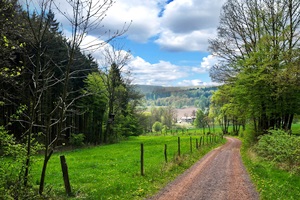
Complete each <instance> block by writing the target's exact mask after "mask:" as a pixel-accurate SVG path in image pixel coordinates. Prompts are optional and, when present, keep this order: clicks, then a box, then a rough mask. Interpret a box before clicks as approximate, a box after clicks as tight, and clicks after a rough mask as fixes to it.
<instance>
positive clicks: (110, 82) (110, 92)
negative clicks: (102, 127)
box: [101, 45, 131, 142]
mask: <svg viewBox="0 0 300 200" xmlns="http://www.w3.org/2000/svg"><path fill="white" fill-rule="evenodd" d="M103 56H104V63H103V67H102V68H101V69H102V72H103V74H102V78H103V82H104V85H105V89H106V92H105V94H106V95H107V99H108V112H107V113H108V117H107V118H108V121H107V123H106V131H105V134H104V142H108V141H110V142H112V141H113V140H115V139H116V137H117V135H116V134H115V132H114V131H113V128H112V125H113V121H114V117H115V115H116V112H117V111H120V110H122V108H121V105H122V104H124V103H126V101H123V100H124V99H122V98H123V97H124V95H126V94H128V91H127V88H126V86H127V84H129V82H130V80H129V79H126V78H125V77H124V73H125V74H126V73H128V72H127V71H125V70H123V69H124V66H126V64H127V63H128V61H129V60H130V58H131V55H130V52H129V51H124V50H122V47H118V46H117V47H116V45H112V46H107V47H106V48H105V49H104V52H103Z"/></svg>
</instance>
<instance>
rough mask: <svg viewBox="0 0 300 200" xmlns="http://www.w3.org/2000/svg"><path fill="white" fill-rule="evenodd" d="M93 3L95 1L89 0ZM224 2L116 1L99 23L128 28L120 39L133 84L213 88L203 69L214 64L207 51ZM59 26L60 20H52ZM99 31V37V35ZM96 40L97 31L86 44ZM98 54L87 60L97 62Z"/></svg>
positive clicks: (196, 0)
mask: <svg viewBox="0 0 300 200" xmlns="http://www.w3.org/2000/svg"><path fill="white" fill-rule="evenodd" d="M93 1H98V0H93ZM224 2H225V0H116V3H115V4H114V5H113V6H112V7H111V8H110V9H109V10H108V12H107V16H106V17H105V19H104V20H103V21H102V22H101V23H102V25H103V26H104V28H102V29H106V30H111V31H116V30H118V29H120V28H122V27H123V26H124V22H126V23H130V22H131V21H132V23H131V25H130V28H129V30H128V31H127V32H126V33H125V35H124V36H123V37H122V39H121V40H118V42H120V43H122V46H123V48H124V50H130V53H131V59H130V61H129V62H128V66H127V67H128V69H130V71H131V74H132V79H133V83H134V84H146V85H160V86H195V85H197V86H198V85H200V86H201V85H214V84H216V83H213V82H212V81H211V79H210V78H209V75H208V71H209V68H210V67H211V66H212V65H213V64H214V63H216V58H214V57H213V56H212V55H210V53H209V52H208V51H207V48H208V39H212V38H215V37H216V32H217V26H218V24H219V15H220V10H221V7H222V5H223V3H224ZM58 20H59V21H61V20H60V19H58ZM99 32H101V31H100V30H99ZM95 38H97V39H98V40H101V38H100V37H99V36H98V35H97V30H96V31H93V33H92V34H90V35H89V36H88V37H87V38H86V39H87V41H91V40H92V39H95ZM101 51H102V50H101V49H98V50H97V51H94V52H93V56H94V57H95V58H96V59H97V60H98V61H99V63H101V59H102V58H103V55H102V53H101Z"/></svg>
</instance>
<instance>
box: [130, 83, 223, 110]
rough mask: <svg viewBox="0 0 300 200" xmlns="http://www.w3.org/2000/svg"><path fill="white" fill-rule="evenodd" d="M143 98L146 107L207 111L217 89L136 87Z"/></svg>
mask: <svg viewBox="0 0 300 200" xmlns="http://www.w3.org/2000/svg"><path fill="white" fill-rule="evenodd" d="M135 88H136V90H137V91H139V92H140V93H141V94H143V95H144V96H145V97H144V98H145V103H146V106H173V107H174V108H184V107H194V106H195V107H197V108H200V109H201V110H207V109H208V108H209V105H210V98H211V96H212V94H213V92H214V91H216V90H217V87H213V86H211V87H203V86H202V87H199V86H198V87H195V86H194V87H162V86H147V85H136V86H135Z"/></svg>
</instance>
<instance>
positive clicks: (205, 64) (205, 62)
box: [192, 55, 218, 74]
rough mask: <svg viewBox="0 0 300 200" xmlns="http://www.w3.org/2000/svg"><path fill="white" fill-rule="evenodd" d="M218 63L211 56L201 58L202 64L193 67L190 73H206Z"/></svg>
mask: <svg viewBox="0 0 300 200" xmlns="http://www.w3.org/2000/svg"><path fill="white" fill-rule="evenodd" d="M217 63H218V59H217V58H216V57H215V56H213V55H208V56H207V57H203V58H202V62H201V63H200V67H193V69H192V71H194V72H196V73H200V74H202V73H207V72H208V71H209V69H210V68H211V67H212V66H213V65H215V64H217Z"/></svg>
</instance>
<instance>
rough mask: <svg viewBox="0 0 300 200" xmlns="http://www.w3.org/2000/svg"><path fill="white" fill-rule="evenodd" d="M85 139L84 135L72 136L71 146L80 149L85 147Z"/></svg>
mask: <svg viewBox="0 0 300 200" xmlns="http://www.w3.org/2000/svg"><path fill="white" fill-rule="evenodd" d="M84 138H85V135H84V134H82V133H79V134H71V138H70V144H71V145H74V146H76V147H80V146H83V145H84V143H83V141H84Z"/></svg>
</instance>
